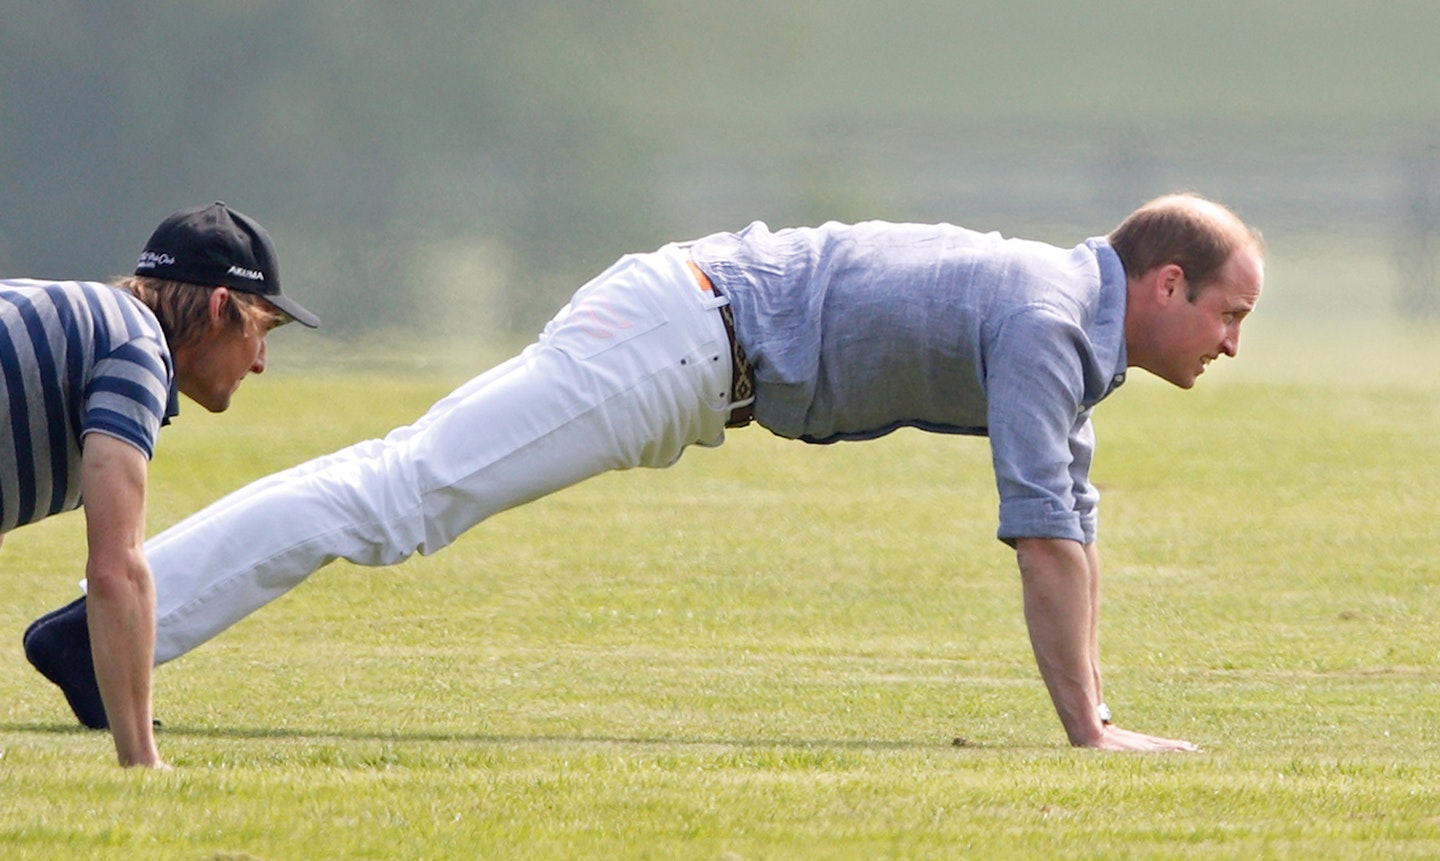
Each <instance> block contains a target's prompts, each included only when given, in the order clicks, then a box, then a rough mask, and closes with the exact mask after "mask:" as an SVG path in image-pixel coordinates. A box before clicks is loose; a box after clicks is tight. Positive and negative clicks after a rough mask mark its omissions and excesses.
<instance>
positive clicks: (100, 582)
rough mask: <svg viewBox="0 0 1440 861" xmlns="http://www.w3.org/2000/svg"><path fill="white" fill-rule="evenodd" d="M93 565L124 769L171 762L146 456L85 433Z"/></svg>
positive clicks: (92, 588)
mask: <svg viewBox="0 0 1440 861" xmlns="http://www.w3.org/2000/svg"><path fill="white" fill-rule="evenodd" d="M83 464H84V465H83V473H82V478H81V481H82V489H81V493H82V494H83V499H84V501H85V530H86V538H87V540H88V543H89V559H88V560H87V562H86V564H85V580H86V592H87V595H88V597H87V599H86V603H87V605H88V607H89V613H88V615H89V620H90V643H91V646H92V649H93V652H94V656H95V680H96V682H98V683H99V686H100V698H101V700H102V701H103V702H104V703H105V714H106V716H107V718H108V719H109V722H110V732H111V734H112V735H113V736H114V739H115V753H116V755H117V756H118V757H119V760H120V764H121V765H124V766H131V765H142V766H149V767H162V768H163V767H165V763H164V762H163V761H162V760H161V759H160V753H159V751H158V750H157V749H156V747H155V731H154V727H153V724H152V722H151V704H150V676H151V668H152V666H153V663H154V652H155V588H154V584H153V583H152V582H151V579H150V566H149V565H148V564H146V561H145V553H144V544H145V479H146V471H147V467H148V464H147V463H146V460H145V455H144V454H143V453H142V452H141V451H140V450H139V449H137V448H135V447H134V446H132V445H130V444H129V443H127V442H123V441H121V440H119V439H116V438H114V437H110V436H105V435H103V434H98V433H92V434H88V435H87V436H86V437H85V453H84V460H83Z"/></svg>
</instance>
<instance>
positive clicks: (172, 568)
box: [145, 246, 731, 663]
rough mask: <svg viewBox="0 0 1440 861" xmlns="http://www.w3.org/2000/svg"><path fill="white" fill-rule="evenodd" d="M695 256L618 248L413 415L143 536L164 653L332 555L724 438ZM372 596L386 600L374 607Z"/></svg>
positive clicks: (442, 526)
mask: <svg viewBox="0 0 1440 861" xmlns="http://www.w3.org/2000/svg"><path fill="white" fill-rule="evenodd" d="M688 259H689V256H688V254H687V253H686V252H685V251H684V250H683V249H682V248H679V247H676V246H667V247H666V248H664V249H661V250H660V251H658V252H655V253H653V254H643V255H632V256H629V257H625V258H622V259H621V260H620V261H619V262H617V263H616V264H615V265H614V266H612V267H610V269H608V270H606V271H605V272H604V273H602V274H601V275H600V276H598V277H597V278H595V279H594V280H593V281H591V282H590V283H588V284H586V285H585V286H584V287H582V288H581V289H580V290H579V292H577V293H576V294H575V296H574V297H573V298H572V299H571V301H570V303H569V304H568V305H566V306H565V307H564V308H563V309H561V311H560V313H559V314H557V315H556V317H555V318H554V319H553V320H551V321H550V323H549V324H548V325H547V326H546V327H545V330H544V332H543V333H542V334H541V335H540V338H539V339H538V341H537V342H536V343H534V344H532V345H531V346H529V347H527V348H526V349H525V350H524V352H522V353H521V354H520V355H519V356H516V357H515V358H513V359H511V360H509V361H507V362H505V363H503V364H501V365H499V366H497V367H495V368H493V369H491V370H490V371H487V372H486V373H484V374H482V375H480V376H478V377H476V378H474V379H472V380H470V381H469V382H467V383H465V384H464V385H463V386H461V387H460V388H458V389H456V390H455V391H454V392H452V393H451V394H449V395H447V396H446V397H445V398H443V399H442V400H440V401H439V402H438V403H436V404H435V405H434V406H433V407H432V408H431V409H430V410H429V412H427V413H426V414H425V415H424V416H423V417H421V418H420V420H419V421H417V422H415V423H414V424H412V425H409V426H407V427H402V428H397V429H396V430H394V431H392V432H391V433H390V434H388V435H387V436H386V437H385V438H384V439H374V440H367V441H365V442H362V443H359V444H357V445H353V446H350V447H349V448H345V449H342V450H341V451H338V452H335V453H334V454H330V455H326V456H324V457H320V458H317V459H315V460H312V461H309V462H308V463H303V464H301V465H299V466H296V467H294V468H292V469H288V470H285V471H284V472H280V473H276V474H275V475H272V476H270V477H268V478H264V479H261V480H259V481H257V482H255V483H253V484H251V485H249V486H248V487H245V488H243V489H241V490H239V491H236V492H235V493H233V494H231V495H229V496H227V497H225V498H224V499H221V500H220V501H218V502H216V503H215V504H213V505H211V506H209V507H208V508H205V509H203V510H201V511H199V512H198V513H196V514H194V515H192V516H191V517H189V518H187V519H185V520H183V521H181V522H180V523H178V524H176V525H175V526H174V527H172V528H170V529H167V530H165V531H164V532H162V533H160V534H159V535H156V536H155V537H154V538H152V539H150V541H148V542H147V543H146V545H145V552H146V555H147V556H148V558H149V561H150V567H151V570H152V572H153V574H154V577H155V592H156V604H157V613H156V647H155V661H156V663H164V662H165V661H169V660H172V659H174V658H176V657H179V656H180V655H183V654H184V653H186V652H188V651H189V650H191V649H193V648H195V647H196V646H198V645H200V644H201V643H203V642H205V641H206V640H208V639H210V638H211V637H214V636H215V635H216V634H218V633H220V632H221V631H223V630H225V628H227V627H229V626H230V625H232V624H234V623H235V622H237V621H239V620H240V619H242V618H244V617H245V616H247V615H249V614H250V613H252V612H254V611H255V610H257V609H259V608H260V607H262V606H264V605H265V604H266V603H268V602H270V601H272V600H274V599H275V598H277V597H279V596H280V595H283V594H284V593H285V592H287V591H288V590H290V589H292V588H294V587H295V586H297V585H298V584H299V583H300V582H301V581H303V580H304V579H305V578H306V577H308V576H309V575H310V574H311V573H313V572H314V571H316V570H318V569H319V568H321V567H322V566H324V565H326V564H327V563H329V562H332V561H334V560H335V559H346V560H349V561H350V562H353V563H355V564H357V565H393V564H396V563H398V562H400V561H402V560H404V559H406V558H408V557H409V556H410V555H411V554H413V553H415V552H419V553H421V554H429V553H434V552H435V551H437V550H439V549H440V548H442V547H445V546H447V545H448V544H450V543H451V542H452V541H454V540H455V539H456V537H458V536H459V535H460V534H461V533H462V532H464V531H465V530H467V529H469V528H470V527H472V526H474V525H475V524H477V523H479V522H480V521H482V520H484V519H485V518H487V517H489V516H490V515H492V514H495V513H497V512H501V511H504V510H506V509H508V508H513V507H515V506H517V505H521V504H523V503H526V502H529V501H531V500H534V499H537V498H539V497H541V496H544V495H545V494H548V493H551V492H553V491H556V490H560V489H561V488H564V487H568V486H570V485H572V484H575V483H577V482H579V481H582V480H584V479H586V478H589V477H591V476H594V475H597V474H599V473H602V472H606V471H609V470H614V469H629V468H632V467H637V466H648V467H664V466H669V465H671V464H673V463H674V462H675V461H676V460H678V459H679V457H680V455H681V453H682V452H683V450H684V449H685V447H686V446H688V445H690V444H692V443H694V444H700V445H711V446H714V445H719V444H720V443H721V442H722V441H723V440H724V427H725V420H726V417H727V414H728V409H729V392H730V375H731V362H730V348H729V343H728V341H727V340H726V335H725V328H724V325H723V323H722V321H721V319H720V315H719V314H718V313H716V310H715V309H717V308H718V307H719V306H721V305H723V304H725V302H726V300H725V299H723V298H720V297H717V296H715V295H714V294H713V293H711V292H702V291H701V289H700V288H699V286H698V285H697V284H696V282H695V280H694V277H693V276H692V275H691V273H690V272H689V270H688V269H687V268H686V265H685V263H686V261H687V260H688ZM377 609H378V608H377Z"/></svg>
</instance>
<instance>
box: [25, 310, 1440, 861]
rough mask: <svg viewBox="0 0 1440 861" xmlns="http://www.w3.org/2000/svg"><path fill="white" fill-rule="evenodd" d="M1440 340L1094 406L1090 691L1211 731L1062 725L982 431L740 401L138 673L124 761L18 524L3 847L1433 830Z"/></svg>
mask: <svg viewBox="0 0 1440 861" xmlns="http://www.w3.org/2000/svg"><path fill="white" fill-rule="evenodd" d="M1435 335H1436V333H1435V332H1434V331H1433V330H1431V331H1420V332H1414V331H1411V332H1408V333H1407V332H1401V333H1393V332H1392V333H1389V334H1387V335H1386V336H1385V337H1383V338H1367V339H1363V340H1352V341H1349V342H1346V341H1344V340H1341V339H1336V340H1333V341H1332V340H1324V341H1317V340H1316V339H1315V338H1314V337H1310V338H1306V339H1292V340H1289V341H1287V340H1286V339H1284V338H1280V337H1277V338H1275V339H1272V340H1271V341H1270V346H1268V347H1261V346H1257V347H1256V350H1255V354H1254V355H1252V356H1248V357H1245V358H1244V359H1242V361H1241V362H1238V363H1235V364H1234V365H1233V368H1232V366H1230V365H1229V364H1228V363H1222V364H1221V365H1219V366H1217V367H1216V368H1215V369H1214V370H1212V372H1211V373H1210V374H1207V377H1206V378H1205V379H1204V380H1202V381H1201V384H1200V386H1199V387H1198V388H1197V389H1196V390H1195V391H1193V392H1190V393H1183V392H1179V391H1176V390H1172V389H1169V388H1166V387H1164V386H1162V385H1159V384H1157V383H1155V382H1154V381H1152V380H1149V379H1145V378H1143V375H1142V374H1138V373H1137V374H1136V375H1134V377H1133V379H1132V382H1131V383H1130V384H1129V385H1127V386H1126V387H1125V388H1124V389H1122V390H1121V391H1120V393H1118V394H1117V395H1116V396H1115V397H1114V398H1113V400H1112V401H1111V402H1109V403H1107V404H1105V405H1104V406H1103V407H1102V408H1101V410H1100V412H1099V413H1098V415H1099V420H1098V429H1099V434H1100V438H1101V446H1100V456H1099V459H1098V462H1097V466H1096V477H1097V479H1098V481H1099V483H1100V484H1101V485H1102V488H1103V490H1104V492H1105V502H1104V504H1103V510H1104V514H1103V518H1102V536H1103V537H1102V546H1103V556H1104V560H1105V578H1106V579H1105V609H1104V614H1103V625H1104V629H1103V634H1102V640H1103V647H1104V657H1105V662H1106V671H1107V675H1106V682H1107V697H1108V699H1109V701H1110V703H1111V705H1112V706H1113V707H1114V708H1115V710H1116V714H1117V719H1118V720H1119V721H1120V722H1121V723H1122V724H1124V725H1127V726H1133V727H1134V728H1136V729H1141V730H1145V731H1150V732H1155V733H1159V734H1169V735H1174V736H1179V737H1185V738H1189V739H1191V740H1192V741H1195V742H1197V743H1198V744H1200V745H1201V746H1202V747H1203V748H1204V752H1203V753H1201V754H1197V755H1106V754H1097V753H1094V752H1089V751H1077V750H1073V749H1071V748H1069V747H1067V746H1066V745H1065V742H1064V736H1063V734H1062V732H1061V730H1060V726H1059V723H1058V721H1057V720H1056V718H1055V717H1054V715H1053V712H1052V711H1051V709H1050V706H1049V702H1048V700H1047V699H1046V696H1045V693H1044V690H1043V688H1042V686H1041V684H1040V682H1039V680H1038V675H1037V673H1036V670H1035V667H1034V663H1033V660H1032V658H1031V655H1030V652H1029V648H1028V644H1027V641H1026V638H1025V632H1024V627H1023V624H1022V621H1021V618H1020V612H1019V589H1018V579H1017V577H1016V575H1015V573H1014V566H1013V558H1012V556H1011V554H1010V553H1009V551H1008V550H1007V549H1006V548H1005V547H1004V546H1003V545H1001V544H1000V543H998V542H996V541H995V540H994V538H993V532H994V508H995V498H994V495H995V494H994V489H993V484H992V481H991V478H990V474H989V470H988V450H987V448H986V446H985V444H984V443H983V442H982V441H978V440H973V439H953V438H942V437H934V436H925V435H921V434H918V433H900V434H896V435H894V436H892V437H890V438H887V439H886V440H883V441H880V442H877V443H871V444H866V445H850V446H833V447H823V448H811V447H806V446H802V445H798V444H793V443H786V442H783V441H780V440H778V439H775V438H773V437H771V436H769V435H768V434H767V433H765V432H764V431H761V430H758V429H748V430H745V431H741V432H734V433H732V435H731V438H730V441H729V442H728V443H727V444H726V445H725V446H724V447H723V448H721V449H719V450H716V451H695V452H692V453H690V454H689V455H687V456H686V457H685V458H684V459H683V460H682V462H681V463H680V464H679V465H678V466H676V467H675V468H673V469H670V470H667V471H660V472H634V473H627V474H617V475H610V476H605V477H602V478H600V479H596V480H594V481H592V482H589V483H587V484H585V485H582V486H580V487H578V488H574V489H572V490H571V491H569V492H567V493H565V494H561V495H558V496H555V497H551V498H549V499H546V500H542V501H541V502H539V503H536V504H534V505H531V506H529V507H527V508H524V509H521V510H518V511H514V512H510V513H507V514H505V515H503V516H500V517H497V518H495V519H493V520H492V521H490V522H489V523H486V524H484V525H482V526H481V527H480V528H478V529H476V530H475V531H473V532H472V533H470V534H469V535H467V536H465V537H464V538H463V539H462V540H461V541H460V542H458V543H457V544H456V545H455V546H454V547H452V548H450V549H449V550H447V551H445V552H443V553H441V554H438V555H436V556H435V557H432V558H428V559H416V560H412V561H411V562H409V563H407V564H405V565H403V566H400V567H398V568H394V569H382V570H366V569H356V568H352V567H349V566H347V565H345V564H336V565H334V566H332V567H330V568H328V569H325V570H324V571H322V572H320V573H319V574H317V575H316V576H315V577H314V578H313V579H312V581H311V582H310V583H308V584H306V585H305V586H303V587H301V588H300V589H298V590H296V591H295V592H294V593H292V594H290V595H289V596H287V597H286V598H284V599H282V600H281V601H279V602H277V603H276V604H275V605H273V606H271V607H270V608H267V609H266V610H264V611H262V612H261V613H259V614H257V615H255V616H253V617H251V618H250V619H248V620H246V621H245V622H243V623H241V624H240V625H238V626H237V627H236V628H234V629H232V630H231V631H229V632H227V633H226V634H224V635H222V636H221V637H219V638H218V639H216V640H215V641H213V642H211V643H209V644H207V645H206V646H205V647H203V648H202V649H200V650H197V651H196V652H194V653H192V654H191V655H189V656H186V657H185V658H183V659H181V660H179V661H177V662H175V663H173V664H171V665H168V666H166V667H164V668H162V669H161V670H160V671H158V673H157V692H156V709H157V714H158V715H159V716H160V717H162V718H163V719H164V721H165V729H164V731H163V733H162V735H161V747H162V751H163V752H164V754H165V755H166V756H167V758H168V759H169V760H170V761H171V762H172V763H173V764H174V765H175V766H176V770H175V771H174V772H173V773H167V774H147V773H140V772H134V771H128V772H127V771H121V770H119V769H117V768H115V767H114V766H113V765H112V764H111V763H112V759H113V753H112V750H111V746H110V743H109V740H108V737H107V736H105V735H103V734H96V733H90V732H85V731H82V730H80V729H78V728H76V727H74V726H72V725H71V722H70V717H69V713H68V711H67V710H66V709H65V706H64V704H63V701H62V700H61V697H60V695H59V693H58V692H57V691H56V690H54V689H53V688H50V687H49V686H48V685H46V684H43V683H42V682H41V680H40V679H39V677H38V676H36V675H34V674H33V673H32V672H31V671H30V670H29V668H28V666H27V665H26V664H25V663H24V659H23V657H22V656H21V654H20V648H19V639H20V634H21V631H22V630H23V628H24V625H25V624H26V622H28V620H29V619H30V618H32V617H33V616H35V615H38V614H39V613H41V612H43V611H45V610H48V609H50V608H51V607H53V606H56V605H58V604H59V603H61V602H63V601H66V600H68V599H69V598H70V597H72V595H73V594H75V588H74V582H75V580H76V579H77V578H78V576H79V573H80V566H81V562H82V558H83V554H82V551H81V548H80V544H79V536H80V535H81V529H80V527H81V523H80V518H79V517H78V516H75V515H72V516H68V517H63V518H55V519H53V520H51V521H49V522H46V523H43V524H40V525H37V526H34V527H28V528H26V529H24V530H21V531H19V532H16V533H14V534H13V535H11V536H10V537H9V539H8V540H7V541H6V543H5V547H4V551H3V555H0V570H3V576H0V638H4V639H3V640H0V641H4V642H9V643H10V646H9V647H8V648H7V649H5V650H4V653H5V654H6V655H7V657H6V658H5V660H3V661H0V693H3V707H0V856H3V857H4V858H7V859H20V858H45V859H61V858H117V859H120V858H124V859H131V858H145V859H171V858H173V859H205V858H209V859H240V858H263V859H293V858H407V859H408V858H533V859H554V858H596V859H602V858H603V859H614V858H653V859H670V858H687V859H689V858H694V859H717V861H718V859H725V861H738V859H775V858H799V859H851V858H853V859H862V858H863V859H874V858H959V857H974V858H980V857H984V858H1007V857H1040V858H1095V857H1106V858H1290V857H1296V858H1300V857H1303V858H1372V857H1386V858H1430V857H1436V856H1437V855H1440V628H1437V626H1436V625H1435V623H1434V621H1435V620H1434V615H1435V607H1436V606H1437V601H1440V531H1437V528H1436V524H1437V516H1440V373H1437V370H1440V339H1437V338H1436V337H1435ZM277 364H278V361H277ZM1342 366H1343V367H1347V368H1349V369H1350V370H1351V371H1352V372H1353V373H1351V374H1349V375H1341V374H1337V373H1331V372H1328V369H1332V368H1339V367H1342ZM458 379H460V377H459V376H456V375H454V374H452V373H451V372H450V371H449V370H448V369H439V370H432V371H429V372H423V373H422V372H405V373H392V374H390V375H379V374H361V373H355V372H351V371H346V370H340V371H334V372H327V373H326V374H325V375H322V376H306V375H300V374H291V375H285V374H278V375H277V374H271V375H267V376H266V377H265V378H262V379H260V380H256V381H254V382H252V383H251V384H249V388H247V389H246V390H245V391H244V392H242V396H241V399H240V402H239V403H238V405H237V407H236V408H235V410H234V411H233V413H232V415H230V416H226V417H223V418H219V419H217V418H213V417H210V416H205V415H201V414H200V413H199V411H198V410H196V409H195V408H193V406H192V407H190V408H188V409H187V410H186V412H185V413H184V414H183V415H182V417H181V419H180V420H179V421H178V422H177V423H176V425H175V426H174V427H173V428H171V429H169V430H167V432H166V435H165V437H164V438H162V445H161V452H160V454H159V456H158V458H157V460H156V463H155V466H154V478H153V489H152V503H151V512H150V515H151V520H152V523H153V525H154V526H155V527H157V528H159V527H162V526H164V525H165V524H167V523H170V522H173V521H174V520H175V519H177V518H179V517H180V516H182V515H183V514H185V513H187V512H189V511H191V510H194V509H195V508H197V507H198V506H200V505H202V504H203V503H205V502H207V501H209V500H211V499H213V498H215V497H216V496H217V495H219V494H221V493H223V492H224V491H226V490H228V489H230V488H233V487H235V486H238V485H240V484H242V483H244V482H245V481H247V480H249V479H251V478H253V477H257V476H259V475H262V474H265V473H268V472H270V471H272V470H274V469H278V468H280V467H283V466H285V465H288V464H290V463H292V462H295V461H296V460H298V459H300V458H303V457H305V456H308V455H311V454H317V453H321V452H324V451H328V450H330V449H332V448H334V447H336V446H338V445H340V444H342V443H346V442H349V441H353V440H354V439H357V438H360V437H363V436H367V435H373V434H376V433H380V432H383V431H384V430H386V429H388V428H389V427H391V426H392V425H394V424H397V423H400V422H403V421H406V420H408V419H409V418H411V417H413V416H414V415H415V414H417V413H418V412H420V411H421V410H423V408H424V407H426V406H427V405H428V404H429V403H430V402H431V401H432V400H434V398H435V397H437V396H438V395H439V394H441V393H442V392H443V391H444V390H445V388H446V387H447V386H448V384H449V383H453V382H455V381H458ZM957 740H959V742H958V743H957Z"/></svg>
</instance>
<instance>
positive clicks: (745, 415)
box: [685, 260, 755, 428]
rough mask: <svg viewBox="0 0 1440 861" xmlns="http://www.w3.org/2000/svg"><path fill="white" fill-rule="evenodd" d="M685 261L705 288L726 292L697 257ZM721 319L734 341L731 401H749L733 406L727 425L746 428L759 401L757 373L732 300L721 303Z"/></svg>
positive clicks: (753, 415) (719, 293)
mask: <svg viewBox="0 0 1440 861" xmlns="http://www.w3.org/2000/svg"><path fill="white" fill-rule="evenodd" d="M685 265H686V266H689V267H690V272H691V274H693V275H694V276H695V283H696V284H698V285H699V286H700V289H701V290H704V291H707V292H710V293H714V294H715V295H716V296H723V295H724V294H722V293H721V292H720V291H719V290H718V289H717V288H716V287H715V285H714V284H711V283H710V279H709V278H707V277H706V275H705V273H704V272H701V271H700V267H699V266H696V265H695V263H694V261H691V260H686V261H685ZM720 321H721V322H723V323H724V324H725V337H726V339H728V340H729V341H730V371H731V372H730V403H732V404H736V403H740V402H741V401H744V402H745V404H744V405H743V406H738V407H731V408H730V418H728V419H726V420H725V427H727V428H743V427H745V426H746V425H748V424H750V422H751V421H753V420H754V418H755V404H754V402H753V400H752V399H753V398H754V397H755V373H754V371H753V370H752V369H751V368H750V360H749V359H747V358H745V348H744V347H742V346H740V342H739V341H738V340H736V339H735V312H734V310H732V309H731V307H730V305H729V304H728V303H727V304H724V305H721V306H720Z"/></svg>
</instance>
